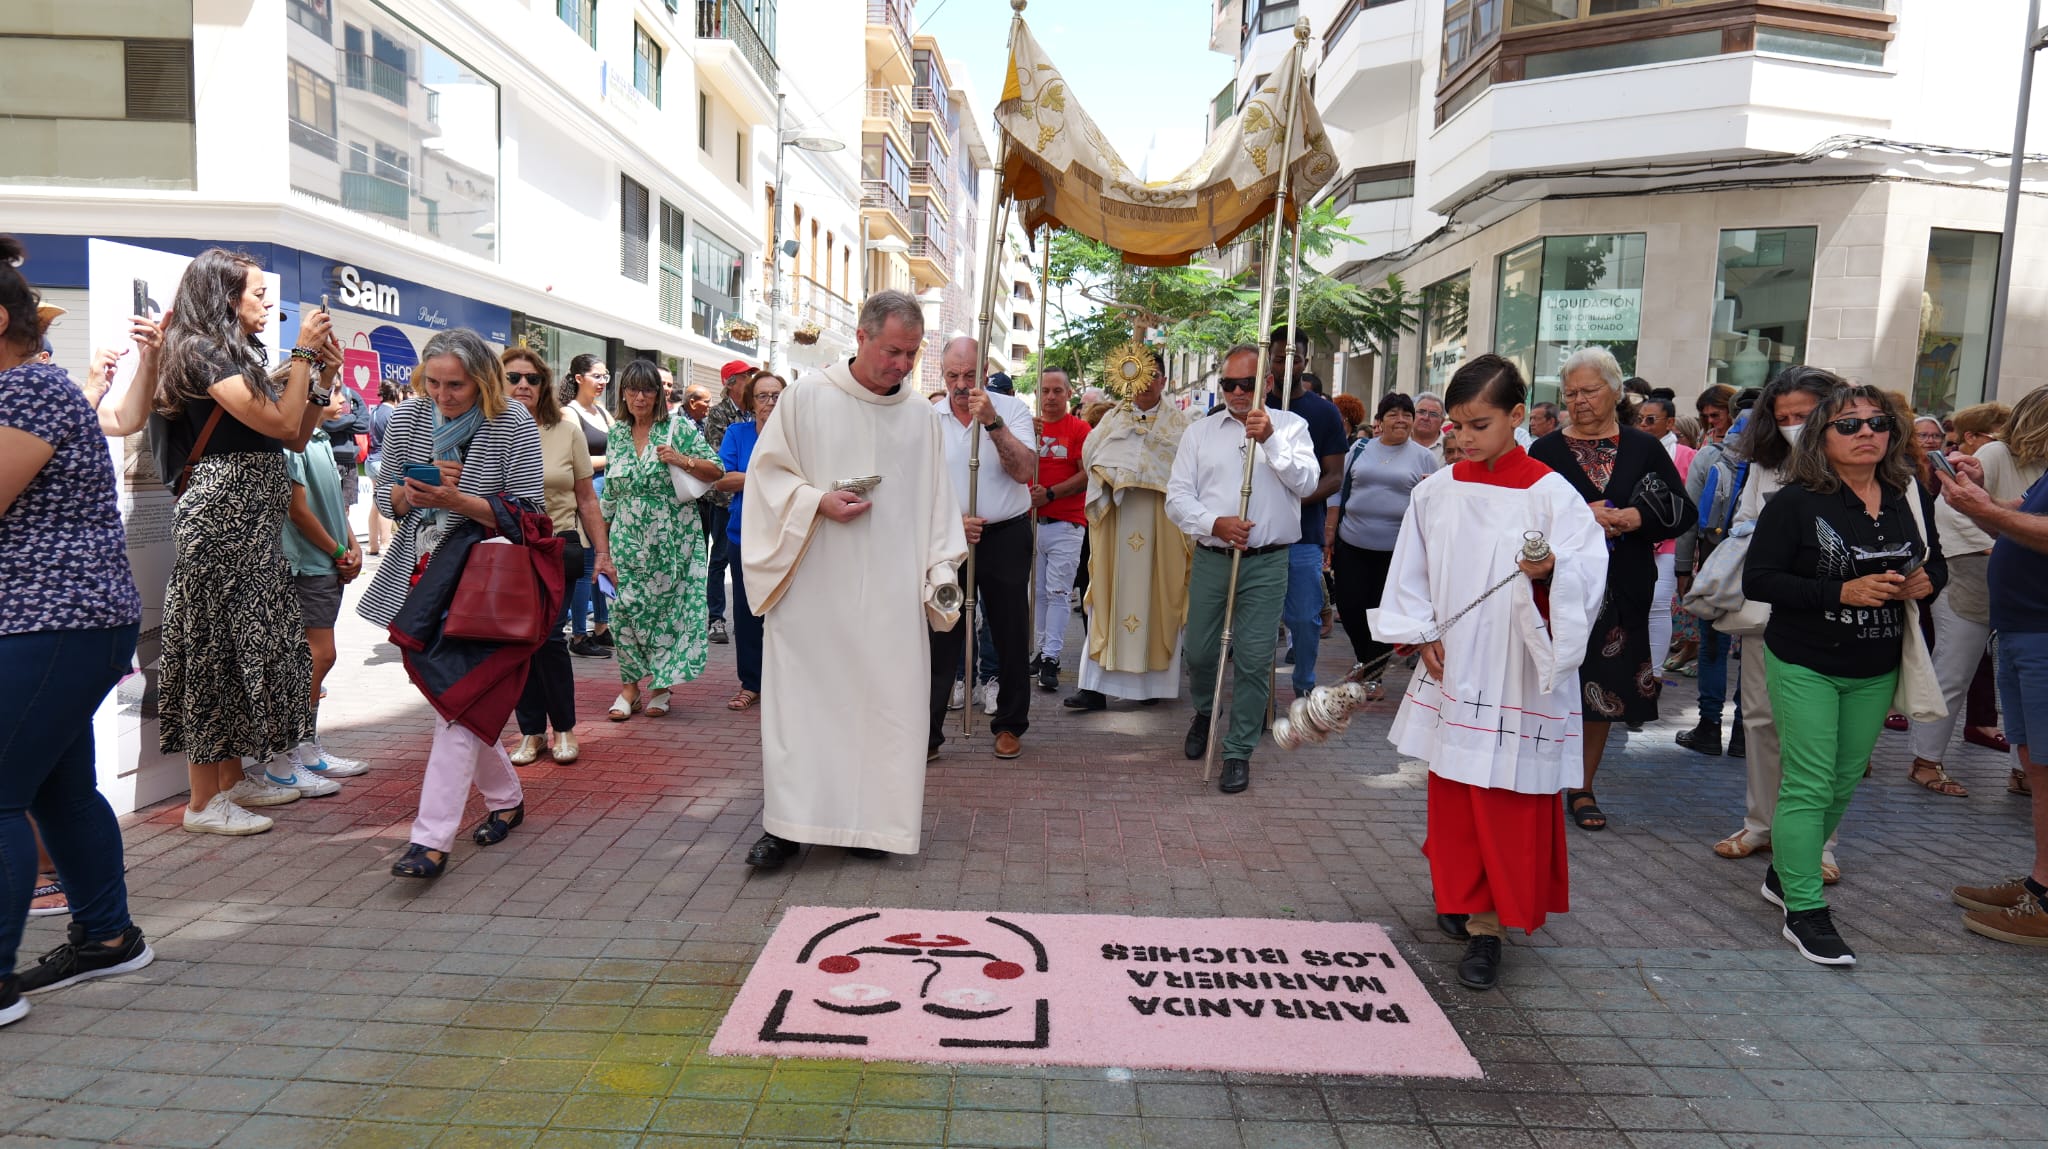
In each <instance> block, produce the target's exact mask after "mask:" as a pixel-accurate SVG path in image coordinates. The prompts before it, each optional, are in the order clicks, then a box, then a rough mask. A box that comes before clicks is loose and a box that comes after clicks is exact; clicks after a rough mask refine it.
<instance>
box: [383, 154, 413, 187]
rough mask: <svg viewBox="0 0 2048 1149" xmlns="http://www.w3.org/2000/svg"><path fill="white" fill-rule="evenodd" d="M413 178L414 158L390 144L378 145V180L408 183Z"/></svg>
mask: <svg viewBox="0 0 2048 1149" xmlns="http://www.w3.org/2000/svg"><path fill="white" fill-rule="evenodd" d="M411 176H412V157H411V156H409V155H406V154H405V153H404V152H401V151H399V150H398V149H397V148H394V147H391V146H390V145H388V144H378V145H377V178H378V179H383V180H390V181H392V182H393V183H406V182H408V181H409V179H410V177H411Z"/></svg>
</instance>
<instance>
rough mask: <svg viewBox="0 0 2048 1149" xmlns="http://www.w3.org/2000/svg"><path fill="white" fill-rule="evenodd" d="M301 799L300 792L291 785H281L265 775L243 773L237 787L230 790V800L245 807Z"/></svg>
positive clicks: (273, 804) (282, 803) (270, 804)
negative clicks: (264, 776)
mask: <svg viewBox="0 0 2048 1149" xmlns="http://www.w3.org/2000/svg"><path fill="white" fill-rule="evenodd" d="M298 800H299V792H298V791H297V790H294V789H292V788H291V787H290V786H280V785H278V784H277V783H275V782H272V781H270V780H269V779H267V778H263V777H253V778H252V777H250V776H248V775H246V774H245V775H243V776H242V780H241V781H240V782H237V783H235V788H234V789H232V790H229V791H228V801H230V802H233V803H234V804H235V805H237V806H240V807H242V808H243V809H245V810H246V809H250V808H252V807H256V806H282V805H284V804H285V803H286V802H296V801H298Z"/></svg>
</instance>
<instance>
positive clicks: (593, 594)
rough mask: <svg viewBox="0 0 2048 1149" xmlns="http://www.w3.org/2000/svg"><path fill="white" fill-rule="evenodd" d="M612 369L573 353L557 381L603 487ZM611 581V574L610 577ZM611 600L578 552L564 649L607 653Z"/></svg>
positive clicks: (592, 560)
mask: <svg viewBox="0 0 2048 1149" xmlns="http://www.w3.org/2000/svg"><path fill="white" fill-rule="evenodd" d="M611 382H612V369H611V368H609V367H607V366H605V363H604V360H602V359H599V358H598V357H597V356H595V355H589V354H584V355H578V356H577V357H575V358H574V359H571V360H569V377H568V378H567V379H565V380H563V381H562V396H561V398H562V407H563V410H564V411H565V412H567V414H568V415H569V417H570V418H572V419H574V420H575V422H576V426H577V428H578V429H579V430H581V431H582V432H583V443H584V446H585V447H586V448H587V449H588V450H589V452H590V466H591V471H592V475H593V477H592V480H591V485H592V487H593V488H594V489H595V490H596V491H597V492H598V493H599V494H603V493H604V476H605V468H606V466H607V464H608V463H609V462H610V460H609V459H607V458H606V457H605V450H606V444H607V443H608V442H609V441H610V438H611V433H612V423H613V421H614V416H613V415H612V412H611V409H610V408H608V407H606V406H605V405H604V390H605V388H606V387H609V386H611ZM614 581H616V580H614ZM611 619H612V615H611V600H610V598H609V597H607V596H606V595H603V594H600V593H599V592H598V590H597V566H596V556H595V555H593V554H592V553H590V552H589V551H585V552H584V553H583V570H582V573H581V574H579V575H578V576H577V579H576V585H575V586H573V587H571V588H570V590H569V629H570V630H571V631H572V632H573V633H574V634H575V637H574V638H572V639H571V640H570V641H569V653H571V654H574V655H577V656H578V657H581V658H610V657H612V645H613V642H614V641H615V640H614V638H613V636H612V631H611Z"/></svg>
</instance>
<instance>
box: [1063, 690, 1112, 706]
mask: <svg viewBox="0 0 2048 1149" xmlns="http://www.w3.org/2000/svg"><path fill="white" fill-rule="evenodd" d="M1060 705H1061V706H1064V707H1066V708H1067V709H1068V710H1107V709H1109V699H1107V698H1105V697H1103V695H1102V692H1101V691H1100V690H1077V691H1075V692H1074V693H1072V694H1069V695H1067V697H1066V700H1065V701H1063V702H1061V703H1060Z"/></svg>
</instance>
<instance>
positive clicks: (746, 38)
mask: <svg viewBox="0 0 2048 1149" xmlns="http://www.w3.org/2000/svg"><path fill="white" fill-rule="evenodd" d="M697 38H698V39H700V40H730V41H732V42H733V44H734V45H735V46H737V47H738V48H739V50H740V55H742V56H745V57H746V58H747V63H749V64H752V65H753V66H754V71H755V72H757V73H759V74H760V76H761V80H762V82H763V83H765V84H767V85H768V87H769V89H770V90H773V89H774V87H775V74H776V65H775V53H774V52H771V51H769V49H768V45H767V44H766V43H765V42H763V41H762V39H761V31H760V29H758V28H756V27H754V21H753V20H752V19H751V18H750V17H749V16H748V15H747V9H746V6H745V5H744V4H742V3H738V2H737V0H697Z"/></svg>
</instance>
